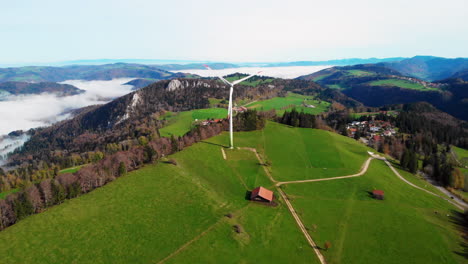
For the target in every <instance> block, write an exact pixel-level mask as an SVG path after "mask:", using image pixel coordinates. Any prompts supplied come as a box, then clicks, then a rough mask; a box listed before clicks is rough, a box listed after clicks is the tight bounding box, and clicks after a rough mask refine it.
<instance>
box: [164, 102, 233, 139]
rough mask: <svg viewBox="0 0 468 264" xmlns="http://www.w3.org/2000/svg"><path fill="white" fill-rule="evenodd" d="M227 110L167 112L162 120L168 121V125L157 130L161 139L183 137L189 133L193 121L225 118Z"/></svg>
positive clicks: (208, 109) (209, 109) (210, 109)
mask: <svg viewBox="0 0 468 264" xmlns="http://www.w3.org/2000/svg"><path fill="white" fill-rule="evenodd" d="M226 116H227V110H226V109H224V108H207V109H197V110H191V111H184V112H179V113H172V112H169V113H168V114H166V115H165V116H164V117H163V119H166V120H168V125H166V126H165V127H163V128H161V129H159V133H160V134H161V136H163V137H170V136H171V135H174V136H183V135H184V134H185V133H187V132H188V131H190V129H191V128H192V126H193V122H194V121H195V120H206V119H210V118H213V119H218V118H226Z"/></svg>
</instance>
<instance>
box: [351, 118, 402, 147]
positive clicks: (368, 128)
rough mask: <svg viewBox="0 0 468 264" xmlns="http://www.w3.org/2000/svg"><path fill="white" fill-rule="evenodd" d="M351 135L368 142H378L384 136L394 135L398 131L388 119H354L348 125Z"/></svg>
mask: <svg viewBox="0 0 468 264" xmlns="http://www.w3.org/2000/svg"><path fill="white" fill-rule="evenodd" d="M346 131H347V133H348V136H349V137H352V138H355V139H360V140H361V141H363V142H364V143H366V144H373V143H378V142H380V141H381V140H382V137H390V136H394V135H395V134H396V133H397V131H396V129H395V127H394V126H392V124H391V123H390V122H388V121H382V120H370V121H353V122H351V123H348V124H347V125H346Z"/></svg>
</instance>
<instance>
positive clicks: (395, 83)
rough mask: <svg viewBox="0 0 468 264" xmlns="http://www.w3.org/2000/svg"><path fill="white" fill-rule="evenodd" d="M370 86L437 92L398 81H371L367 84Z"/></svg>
mask: <svg viewBox="0 0 468 264" xmlns="http://www.w3.org/2000/svg"><path fill="white" fill-rule="evenodd" d="M368 84H369V85H371V86H396V87H400V88H404V89H414V90H421V91H438V89H437V88H432V87H425V86H424V85H422V84H419V83H414V82H410V81H406V80H400V79H385V80H378V81H372V82H370V83H368Z"/></svg>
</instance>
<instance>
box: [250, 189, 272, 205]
mask: <svg viewBox="0 0 468 264" xmlns="http://www.w3.org/2000/svg"><path fill="white" fill-rule="evenodd" d="M250 200H252V201H259V202H268V203H271V202H272V201H273V192H272V191H270V190H268V189H266V188H263V187H261V186H260V187H257V188H255V189H253V191H252V193H251V194H250Z"/></svg>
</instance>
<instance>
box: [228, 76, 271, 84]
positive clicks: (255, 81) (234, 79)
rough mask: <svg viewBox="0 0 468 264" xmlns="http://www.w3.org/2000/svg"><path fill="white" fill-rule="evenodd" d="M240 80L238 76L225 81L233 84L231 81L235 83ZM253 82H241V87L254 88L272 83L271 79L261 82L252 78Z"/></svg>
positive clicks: (250, 80) (249, 80)
mask: <svg viewBox="0 0 468 264" xmlns="http://www.w3.org/2000/svg"><path fill="white" fill-rule="evenodd" d="M242 78H243V77H242ZM239 79H241V78H240V76H239V77H238V76H232V77H227V78H226V80H227V81H229V82H233V81H237V80H239ZM253 79H254V80H252V79H248V80H246V81H243V82H242V83H240V84H242V85H246V86H252V87H256V86H257V85H259V84H265V83H271V82H272V81H273V78H267V79H265V80H262V79H257V80H255V78H253Z"/></svg>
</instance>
